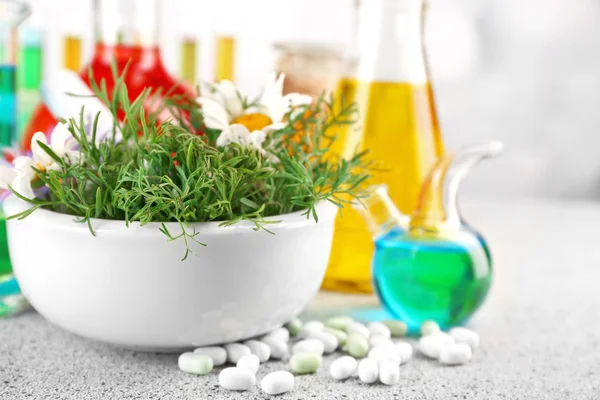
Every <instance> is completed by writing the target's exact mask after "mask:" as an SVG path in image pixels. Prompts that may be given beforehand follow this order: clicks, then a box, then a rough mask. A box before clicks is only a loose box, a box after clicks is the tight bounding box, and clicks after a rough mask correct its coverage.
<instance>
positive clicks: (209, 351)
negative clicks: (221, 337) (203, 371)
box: [194, 346, 227, 367]
mask: <svg viewBox="0 0 600 400" xmlns="http://www.w3.org/2000/svg"><path fill="white" fill-rule="evenodd" d="M194 353H196V354H204V355H205V356H209V357H210V358H212V360H213V365H214V366H215V367H219V366H221V365H223V364H225V362H226V361H227V351H226V350H225V349H224V348H222V347H219V346H211V347H199V348H197V349H196V350H194Z"/></svg>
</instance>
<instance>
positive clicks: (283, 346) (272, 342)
mask: <svg viewBox="0 0 600 400" xmlns="http://www.w3.org/2000/svg"><path fill="white" fill-rule="evenodd" d="M261 342H263V343H264V344H266V345H267V346H269V349H270V350H271V358H274V359H276V360H281V359H284V358H286V357H287V356H288V353H289V351H288V345H287V343H286V342H283V341H281V340H277V339H274V338H265V339H262V340H261Z"/></svg>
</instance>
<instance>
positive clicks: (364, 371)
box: [358, 358, 379, 383]
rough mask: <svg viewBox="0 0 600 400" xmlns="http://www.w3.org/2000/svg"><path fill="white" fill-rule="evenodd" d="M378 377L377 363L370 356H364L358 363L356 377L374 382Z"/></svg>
mask: <svg viewBox="0 0 600 400" xmlns="http://www.w3.org/2000/svg"><path fill="white" fill-rule="evenodd" d="M378 377H379V365H378V363H377V361H376V360H374V359H372V358H364V359H362V360H360V363H358V379H360V380H361V382H364V383H374V382H375V381H376V380H377V378H378Z"/></svg>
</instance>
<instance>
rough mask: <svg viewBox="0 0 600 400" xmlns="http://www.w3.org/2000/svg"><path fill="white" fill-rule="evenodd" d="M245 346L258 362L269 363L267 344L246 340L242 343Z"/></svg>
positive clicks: (269, 354) (269, 349)
mask: <svg viewBox="0 0 600 400" xmlns="http://www.w3.org/2000/svg"><path fill="white" fill-rule="evenodd" d="M244 345H245V346H248V348H249V349H250V352H251V353H252V354H254V355H255V356H256V357H258V359H259V361H260V362H266V361H269V358H270V357H271V348H270V347H269V345H268V344H266V343H263V342H259V341H258V340H248V341H247V342H244Z"/></svg>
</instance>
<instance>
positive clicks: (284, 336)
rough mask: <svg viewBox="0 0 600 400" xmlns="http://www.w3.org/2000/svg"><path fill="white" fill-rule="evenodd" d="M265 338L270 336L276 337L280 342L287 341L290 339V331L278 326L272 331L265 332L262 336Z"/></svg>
mask: <svg viewBox="0 0 600 400" xmlns="http://www.w3.org/2000/svg"><path fill="white" fill-rule="evenodd" d="M266 338H272V339H277V340H279V341H282V342H288V341H289V340H290V331H288V330H287V329H285V328H278V329H275V330H274V331H272V332H269V333H267V334H266V335H265V336H263V339H266Z"/></svg>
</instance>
